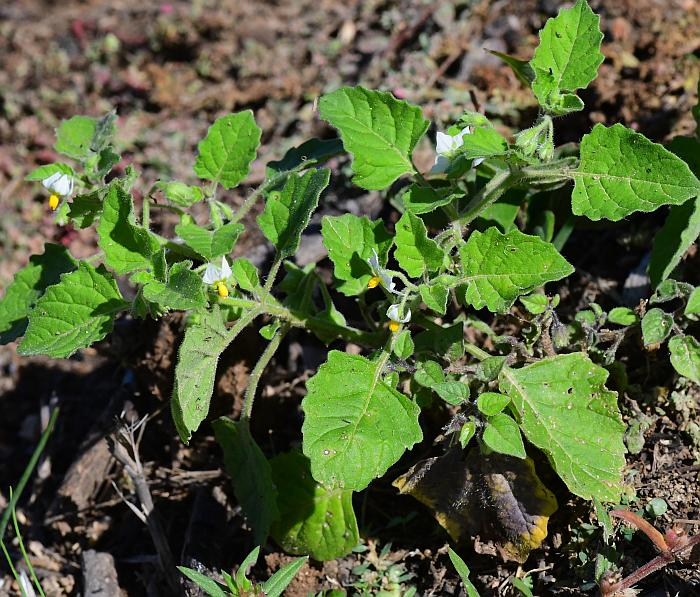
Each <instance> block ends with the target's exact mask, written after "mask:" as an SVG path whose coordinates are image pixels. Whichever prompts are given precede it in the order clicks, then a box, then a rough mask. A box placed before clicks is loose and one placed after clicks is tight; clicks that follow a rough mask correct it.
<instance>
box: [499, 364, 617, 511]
mask: <svg viewBox="0 0 700 597" xmlns="http://www.w3.org/2000/svg"><path fill="white" fill-rule="evenodd" d="M607 377H608V372H607V371H606V370H605V369H603V368H602V367H599V366H598V365H595V364H594V363H593V362H592V361H591V360H590V359H589V358H588V357H587V356H586V355H585V354H583V353H572V354H565V355H558V356H555V357H547V358H544V359H542V360H541V361H538V362H537V363H533V364H532V365H527V366H526V367H523V368H522V369H512V368H510V367H504V368H503V370H502V371H501V374H500V376H499V387H500V389H501V391H502V392H504V393H505V394H508V395H509V396H510V397H511V400H512V402H513V406H514V408H515V412H516V413H517V418H518V420H519V423H520V427H521V429H522V430H523V432H524V433H525V436H526V437H527V439H528V440H529V441H530V442H531V443H532V444H534V445H535V446H537V447H538V448H540V449H541V450H543V451H544V452H545V453H546V454H547V456H548V457H549V459H550V462H551V463H552V466H553V467H554V470H555V471H556V472H557V474H558V475H559V476H560V477H561V478H562V480H563V481H564V483H566V485H567V487H568V488H569V490H570V491H571V492H572V493H574V494H576V495H578V496H580V497H582V498H585V499H593V498H597V499H599V500H603V501H611V502H617V500H619V499H620V495H621V493H622V489H623V485H622V470H623V468H624V466H625V457H624V453H625V447H624V442H623V436H624V432H625V425H624V423H623V422H622V418H621V416H620V412H619V410H618V407H617V395H616V393H615V392H611V391H609V390H607V389H606V388H605V381H606V379H607Z"/></svg>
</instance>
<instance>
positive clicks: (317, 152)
mask: <svg viewBox="0 0 700 597" xmlns="http://www.w3.org/2000/svg"><path fill="white" fill-rule="evenodd" d="M341 153H343V143H342V141H341V140H340V139H309V140H308V141H304V142H303V143H302V144H301V145H299V146H298V147H292V148H291V149H289V150H288V151H287V153H285V154H284V157H283V158H282V159H281V160H279V161H276V162H275V161H273V162H268V164H267V170H268V176H270V175H271V174H274V173H281V172H289V171H290V170H294V169H295V168H298V167H299V166H301V165H302V164H303V166H304V167H305V168H311V167H312V166H316V165H317V164H322V163H324V162H326V161H328V160H329V159H331V158H332V157H335V156H337V155H340V154H341Z"/></svg>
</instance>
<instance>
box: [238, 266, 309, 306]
mask: <svg viewBox="0 0 700 597" xmlns="http://www.w3.org/2000/svg"><path fill="white" fill-rule="evenodd" d="M282 265H283V266H284V269H285V270H286V272H287V274H286V275H285V277H284V278H283V279H282V282H280V285H279V288H280V290H281V291H282V292H284V293H285V294H286V295H287V296H286V297H285V299H284V304H285V305H286V306H287V307H289V308H290V309H292V310H293V311H301V312H302V313H309V314H310V313H311V312H312V310H313V308H314V303H313V293H314V289H315V288H316V285H317V283H318V278H317V277H316V274H315V273H314V268H315V266H316V264H314V263H309V264H308V265H305V266H304V267H303V268H301V267H299V266H297V265H295V264H293V263H291V262H289V261H285V262H283V264H282ZM234 274H235V270H234Z"/></svg>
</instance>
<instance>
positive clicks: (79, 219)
mask: <svg viewBox="0 0 700 597" xmlns="http://www.w3.org/2000/svg"><path fill="white" fill-rule="evenodd" d="M100 213H102V196H101V193H100V191H93V192H92V193H88V194H87V195H76V196H75V197H73V200H72V201H71V202H70V204H69V205H68V217H69V218H70V219H71V221H72V222H73V224H75V225H76V226H77V227H78V228H89V227H90V226H92V224H93V223H94V222H95V220H96V219H97V218H98V217H99V215H100Z"/></svg>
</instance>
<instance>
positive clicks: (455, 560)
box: [447, 547, 480, 597]
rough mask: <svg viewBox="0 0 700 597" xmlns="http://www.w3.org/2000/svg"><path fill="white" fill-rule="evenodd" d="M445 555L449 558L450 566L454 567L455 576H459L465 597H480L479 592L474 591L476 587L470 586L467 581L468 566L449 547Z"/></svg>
mask: <svg viewBox="0 0 700 597" xmlns="http://www.w3.org/2000/svg"><path fill="white" fill-rule="evenodd" d="M447 555H449V556H450V561H451V562H452V565H453V566H454V567H455V570H456V571H457V574H459V577H460V578H461V579H462V584H463V585H464V590H465V591H466V592H467V597H480V595H479V591H477V590H476V587H475V586H474V585H473V584H472V581H470V580H469V574H470V572H469V566H467V564H466V563H465V561H464V560H463V559H462V558H460V557H459V556H458V555H457V553H456V552H455V551H453V550H452V548H451V547H448V548H447Z"/></svg>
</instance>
